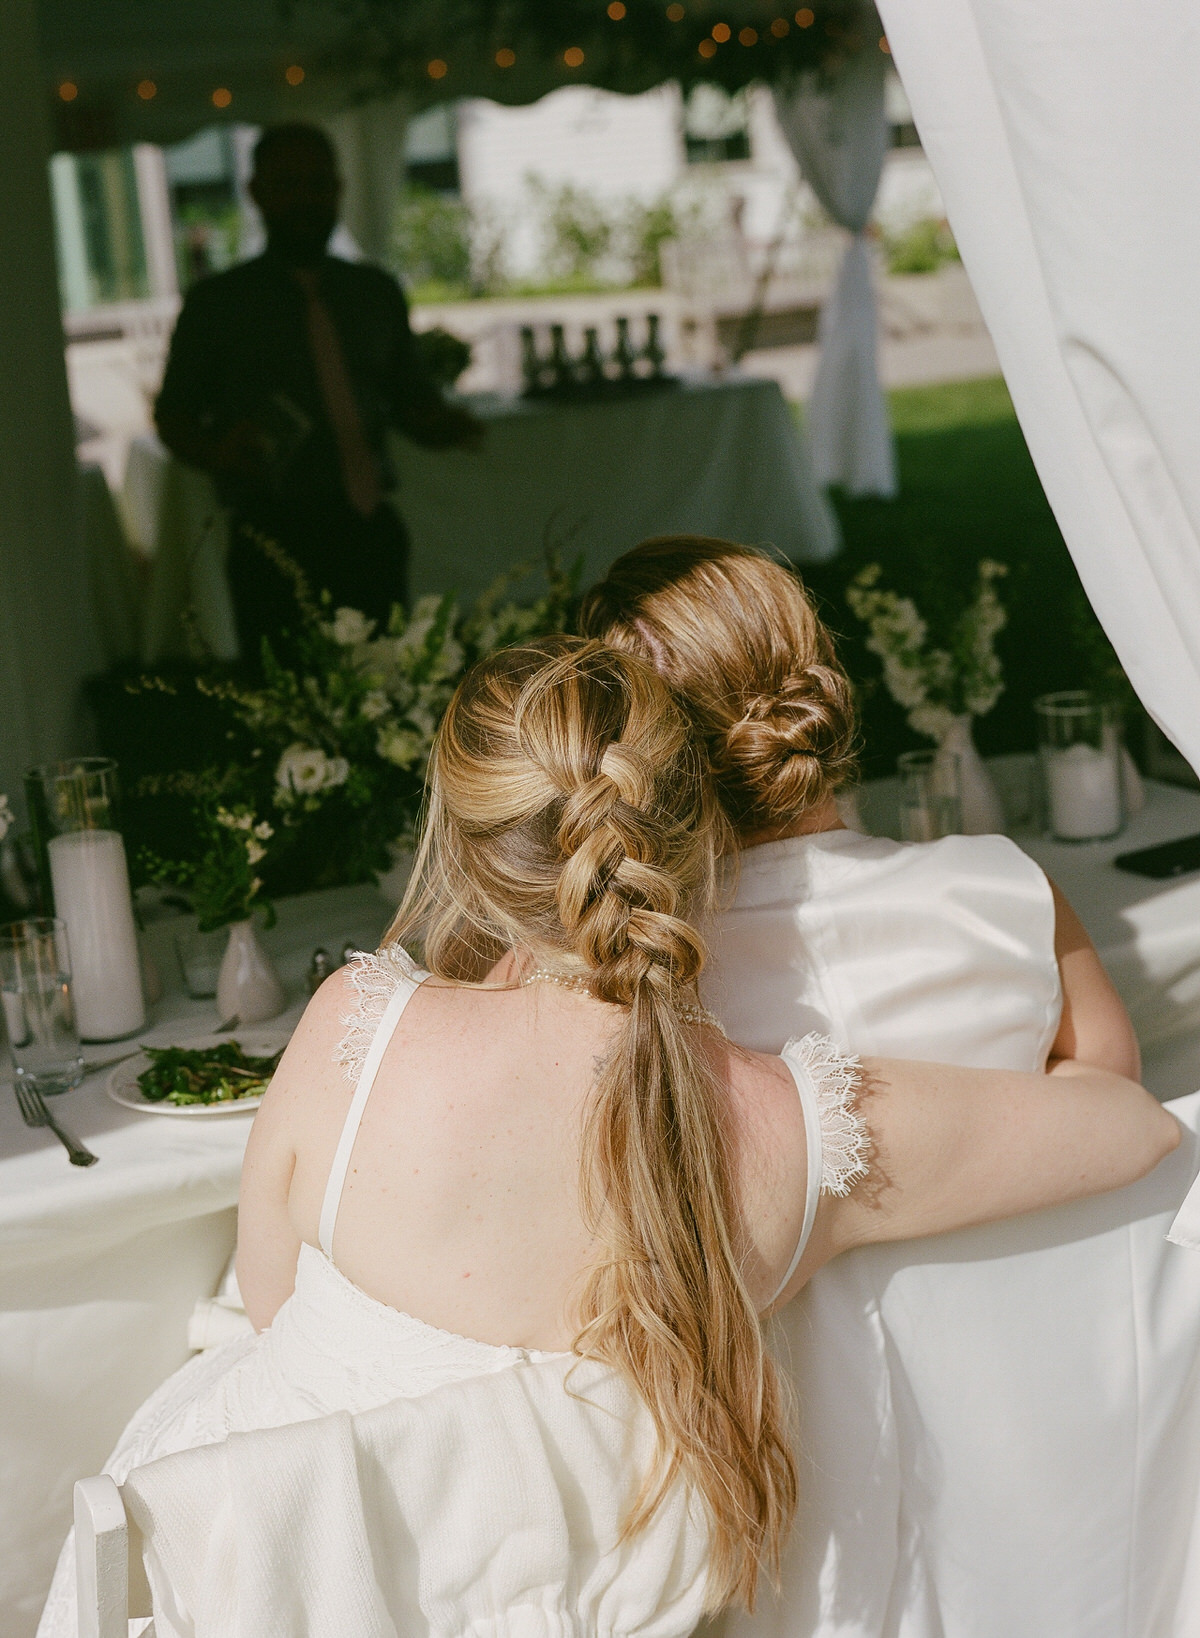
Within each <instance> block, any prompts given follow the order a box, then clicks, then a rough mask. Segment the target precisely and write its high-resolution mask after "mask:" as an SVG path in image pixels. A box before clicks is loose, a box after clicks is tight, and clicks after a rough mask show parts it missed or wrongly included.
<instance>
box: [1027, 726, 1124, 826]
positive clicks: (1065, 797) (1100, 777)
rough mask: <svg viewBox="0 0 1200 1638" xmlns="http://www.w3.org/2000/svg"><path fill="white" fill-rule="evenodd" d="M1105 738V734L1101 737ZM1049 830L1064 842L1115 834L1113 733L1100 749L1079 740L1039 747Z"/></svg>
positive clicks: (1117, 767)
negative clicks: (1047, 800) (1057, 747)
mask: <svg viewBox="0 0 1200 1638" xmlns="http://www.w3.org/2000/svg"><path fill="white" fill-rule="evenodd" d="M1105 738H1106V741H1107V738H1108V736H1107V735H1106V736H1105ZM1042 756H1043V759H1044V765H1045V769H1046V791H1047V795H1048V797H1049V801H1050V829H1051V830H1052V831H1053V832H1054V834H1055V836H1059V837H1061V838H1062V839H1063V841H1067V842H1083V841H1089V840H1091V839H1092V838H1093V837H1101V836H1115V835H1116V834H1117V832H1118V831H1119V830H1120V828H1121V764H1120V761H1119V760H1118V755H1117V744H1116V736H1115V735H1114V736H1113V743H1112V744H1111V746H1110V745H1109V744H1107V743H1106V744H1105V747H1104V749H1103V750H1097V749H1096V747H1095V746H1094V745H1088V744H1085V743H1084V742H1082V741H1080V742H1079V743H1078V744H1075V745H1068V746H1067V747H1066V748H1065V749H1063V750H1057V749H1055V748H1054V747H1052V746H1043V747H1042Z"/></svg>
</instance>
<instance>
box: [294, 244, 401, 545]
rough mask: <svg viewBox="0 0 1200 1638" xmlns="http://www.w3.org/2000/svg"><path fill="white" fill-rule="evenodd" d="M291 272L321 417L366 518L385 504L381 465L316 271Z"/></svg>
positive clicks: (354, 503) (355, 503) (348, 490)
mask: <svg viewBox="0 0 1200 1638" xmlns="http://www.w3.org/2000/svg"><path fill="white" fill-rule="evenodd" d="M295 272H296V282H297V283H298V284H299V286H300V288H301V290H302V291H303V292H304V299H305V302H306V305H307V315H306V316H307V323H308V344H309V346H310V347H311V348H312V356H313V363H314V365H315V366H316V371H317V380H318V382H319V383H320V386H321V397H322V398H323V399H324V401H325V413H326V414H327V415H328V417H329V424H330V426H331V427H332V428H333V435H334V437H335V438H336V440H337V447H338V463H339V465H340V466H341V469H342V482H343V483H344V484H345V486H346V494H347V496H348V497H349V500H350V504H351V506H353V507H354V510H355V511H356V512H361V513H362V515H363V517H365V518H369V517H371V516H373V514H374V513H375V511H376V510H377V509H378V506H379V503H380V501H381V500H382V499H383V486H382V484H381V482H380V478H379V462H378V461H377V460H376V459H375V456H374V454H373V453H372V450H371V446H370V445H369V444H368V443H367V440H366V436H365V434H364V433H363V425H362V416H361V415H360V414H359V412H358V403H357V401H356V399H355V397H354V389H353V387H352V386H351V385H350V372H349V371H348V370H347V368H346V355H345V353H344V352H343V351H342V343H341V339H340V337H339V336H338V333H337V329H336V327H335V325H334V322H333V319H332V317H331V316H330V312H329V309H328V307H326V305H325V303H324V302H323V301H322V300H321V297H320V294H319V291H318V288H317V286H318V280H319V277H320V276H319V274H318V273H317V271H316V270H315V268H308V267H304V268H297V269H296V270H295Z"/></svg>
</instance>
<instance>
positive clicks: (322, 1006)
mask: <svg viewBox="0 0 1200 1638" xmlns="http://www.w3.org/2000/svg"><path fill="white" fill-rule="evenodd" d="M361 1004H362V1003H361V997H360V995H359V993H358V991H357V989H356V987H355V983H354V978H353V975H352V974H351V972H350V970H349V969H348V968H346V967H341V968H339V969H338V971H337V972H335V973H333V974H331V975H330V977H329V978H327V979H326V980H325V982H324V983H323V984H322V985H321V988H320V989H319V990H318V991H317V993H316V994H315V995H314V996H313V998H312V1000H311V1001H310V1002H309V1003H308V1006H307V1007H305V1009H304V1013H303V1016H302V1017H301V1019H300V1022H299V1023H298V1024H297V1025H296V1028H295V1031H294V1032H293V1035H292V1038H291V1040H290V1041H289V1042H288V1046H287V1050H286V1052H285V1053H284V1055H283V1057H282V1058H281V1059H280V1061H279V1067H278V1069H277V1070H276V1071H275V1074H274V1076H273V1077H272V1080H271V1084H270V1086H269V1087H268V1088H267V1092H266V1095H265V1096H264V1098H263V1101H262V1107H261V1108H260V1110H259V1112H258V1117H257V1119H256V1120H255V1123H254V1126H255V1132H256V1134H258V1135H259V1137H260V1139H261V1137H262V1136H263V1135H265V1134H266V1133H267V1132H270V1131H272V1130H273V1129H275V1128H277V1127H279V1126H282V1125H287V1126H288V1127H292V1126H293V1125H294V1123H295V1122H296V1121H297V1120H298V1119H299V1118H301V1116H302V1113H303V1114H308V1113H312V1114H317V1113H319V1111H321V1110H322V1109H324V1108H326V1107H327V1106H328V1105H329V1103H330V1102H331V1101H336V1102H337V1103H338V1104H339V1105H340V1106H341V1107H342V1109H343V1111H344V1107H345V1102H346V1097H347V1094H348V1092H349V1090H350V1088H349V1084H348V1081H347V1076H346V1070H345V1066H344V1065H343V1063H342V1062H341V1061H340V1049H341V1045H342V1042H343V1040H344V1038H345V1036H346V1033H347V1030H348V1028H349V1027H350V1022H349V1021H350V1020H351V1019H353V1018H354V1017H355V1016H356V1015H357V1014H358V1012H359V1010H360V1008H361Z"/></svg>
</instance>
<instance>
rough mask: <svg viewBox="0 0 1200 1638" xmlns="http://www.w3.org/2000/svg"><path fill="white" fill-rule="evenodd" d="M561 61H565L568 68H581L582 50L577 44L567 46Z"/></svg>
mask: <svg viewBox="0 0 1200 1638" xmlns="http://www.w3.org/2000/svg"><path fill="white" fill-rule="evenodd" d="M563 62H564V63H566V65H567V67H568V68H582V67H583V52H582V51H581V50H580V49H579V47H578V46H568V47H567V49H566V50H565V51H564V52H563Z"/></svg>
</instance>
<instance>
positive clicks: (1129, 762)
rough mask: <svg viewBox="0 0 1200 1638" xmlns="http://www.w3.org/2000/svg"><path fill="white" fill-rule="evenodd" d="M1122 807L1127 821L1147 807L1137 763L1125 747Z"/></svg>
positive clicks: (1122, 770)
mask: <svg viewBox="0 0 1200 1638" xmlns="http://www.w3.org/2000/svg"><path fill="white" fill-rule="evenodd" d="M1121 806H1122V808H1123V809H1124V812H1125V817H1126V819H1132V818H1133V816H1134V814H1135V813H1141V811H1142V809H1143V808H1144V807H1145V806H1146V787H1145V785H1143V783H1142V776H1141V774H1140V773H1139V772H1138V765H1137V763H1136V762H1135V761H1134V760H1133V758H1132V757H1131V756H1130V754H1129V752H1128V750H1127V749H1126V747H1125V746H1124V745H1122V747H1121Z"/></svg>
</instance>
